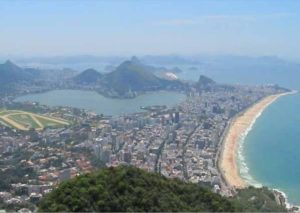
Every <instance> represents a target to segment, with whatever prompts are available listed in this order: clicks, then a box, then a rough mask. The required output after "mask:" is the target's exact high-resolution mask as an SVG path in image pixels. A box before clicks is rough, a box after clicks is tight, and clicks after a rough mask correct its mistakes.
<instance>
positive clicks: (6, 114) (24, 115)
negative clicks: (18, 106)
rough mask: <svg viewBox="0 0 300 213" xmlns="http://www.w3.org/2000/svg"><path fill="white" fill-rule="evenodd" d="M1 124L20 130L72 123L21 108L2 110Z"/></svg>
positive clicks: (0, 112) (0, 111) (0, 115)
mask: <svg viewBox="0 0 300 213" xmlns="http://www.w3.org/2000/svg"><path fill="white" fill-rule="evenodd" d="M0 124H1V125H5V126H7V127H12V128H16V129H19V130H25V131H27V130H30V129H35V130H42V129H44V128H45V127H62V126H65V125H69V124H70V123H69V122H67V121H65V120H63V119H59V118H52V117H48V116H43V115H38V114H35V113H31V112H25V111H20V110H0Z"/></svg>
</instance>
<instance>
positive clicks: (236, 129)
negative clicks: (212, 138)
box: [219, 92, 290, 188]
mask: <svg viewBox="0 0 300 213" xmlns="http://www.w3.org/2000/svg"><path fill="white" fill-rule="evenodd" d="M287 94H290V92H288V93H281V94H276V95H270V96H267V97H265V98H263V99H262V100H261V101H259V102H258V103H256V104H254V105H253V106H251V107H250V108H248V109H247V110H246V111H244V112H243V113H241V114H240V115H238V116H236V117H235V118H233V120H232V122H231V124H230V127H229V129H228V132H227V134H226V136H225V138H224V141H223V147H222V148H223V150H222V153H221V156H220V157H221V158H220V162H219V167H220V170H221V172H222V174H223V177H224V179H225V181H226V182H227V184H228V185H229V186H231V187H234V188H244V187H247V183H246V182H245V181H244V180H243V179H242V178H241V176H240V173H239V168H238V165H237V152H238V147H239V144H238V143H239V141H240V139H241V137H242V136H243V134H245V132H246V131H247V129H248V128H249V127H250V126H251V125H252V124H253V122H255V120H256V119H257V118H258V117H259V116H260V114H261V113H262V112H263V111H264V109H266V108H267V107H268V106H269V105H270V104H271V103H273V102H274V101H275V100H276V99H277V98H279V97H281V96H283V95H287Z"/></svg>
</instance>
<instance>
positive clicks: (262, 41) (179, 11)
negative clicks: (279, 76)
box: [0, 0, 300, 59]
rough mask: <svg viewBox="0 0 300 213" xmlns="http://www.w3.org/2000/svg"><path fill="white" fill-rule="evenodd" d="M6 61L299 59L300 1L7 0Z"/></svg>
mask: <svg viewBox="0 0 300 213" xmlns="http://www.w3.org/2000/svg"><path fill="white" fill-rule="evenodd" d="M0 47H1V48H0V55H20V56H32V55H33V56H38V55H42V56H47V55H78V54H94V55H133V54H136V55H140V54H188V55H192V54H198V53H200V54H203V53H211V54H227V53H229V54H243V55H277V56H280V57H285V58H296V59H300V1H298V0H294V1H292V0H291V1H289V0H278V1H275V0H265V1H263V0H244V1H239V0H232V1H226V0H216V1H213V0H208V1H201V0H195V1H192V0H182V1H175V0H172V1H168V0H159V1H155V0H147V1H146V0H145V1H142V0H139V1H138V0H136V1H133V0H132V1H127V0H122V1H121V0H119V1H116V0H115V1H114V0H107V1H105V0H102V1H101V0H98V1H96V0H94V1H92V0H81V1H79V0H78V1H71V0H70V1H64V0H51V1H50V0H49V1H45V0H42V1H38V0H36V1H25V0H23V1H13V0H7V1H5V0H1V1H0Z"/></svg>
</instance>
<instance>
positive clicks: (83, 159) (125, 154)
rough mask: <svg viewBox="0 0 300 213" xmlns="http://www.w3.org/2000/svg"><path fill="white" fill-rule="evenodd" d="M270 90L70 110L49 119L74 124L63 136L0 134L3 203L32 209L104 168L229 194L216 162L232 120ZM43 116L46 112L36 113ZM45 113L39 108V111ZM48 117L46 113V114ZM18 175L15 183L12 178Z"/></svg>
mask: <svg viewBox="0 0 300 213" xmlns="http://www.w3.org/2000/svg"><path fill="white" fill-rule="evenodd" d="M276 92H278V89H276V88H274V87H249V88H248V87H238V86H236V87H233V88H230V89H228V88H219V89H217V90H215V91H207V92H197V91H193V92H192V93H191V95H190V96H189V97H187V99H186V100H185V101H183V102H182V103H180V104H179V105H178V106H175V107H174V108H166V107H156V108H153V109H152V108H151V110H148V111H145V112H143V113H136V114H132V115H126V116H119V117H103V116H99V115H96V114H94V113H89V112H84V111H81V110H73V109H69V108H56V109H55V110H53V109H52V111H51V113H52V114H51V115H53V113H54V114H55V115H56V116H57V115H61V116H64V118H67V119H69V120H72V122H73V125H71V126H68V127H64V128H60V129H51V128H50V129H45V130H43V131H39V132H37V131H28V132H21V131H17V130H12V129H9V128H6V127H1V128H0V141H1V143H0V159H1V160H0V174H1V177H4V178H7V181H6V182H5V184H4V186H3V187H2V188H1V192H0V200H1V202H4V203H5V204H12V203H13V204H20V203H22V202H23V203H24V202H25V203H26V202H31V203H35V202H37V201H38V200H39V199H40V198H41V197H42V196H43V195H44V194H47V193H48V192H49V191H51V189H53V187H55V186H57V185H58V184H59V183H60V182H62V181H64V180H67V179H70V178H72V177H75V176H77V175H79V174H83V173H87V172H90V171H92V170H93V169H95V168H99V167H101V166H118V165H132V166H136V167H139V168H142V169H144V170H146V171H150V172H157V173H160V174H162V175H164V176H166V177H169V178H179V179H182V180H185V181H191V182H193V183H201V184H207V185H211V186H213V187H214V190H215V191H216V192H220V193H223V194H230V191H229V190H230V189H228V188H227V187H226V184H225V183H224V181H223V180H222V177H221V174H220V173H219V170H218V165H217V159H218V155H219V151H220V148H221V139H222V136H223V134H224V131H225V129H226V126H227V125H228V123H229V121H230V119H231V118H232V117H233V116H234V115H236V113H238V112H241V111H242V110H244V109H245V108H247V107H249V106H250V105H251V104H253V103H255V102H256V101H258V100H259V99H261V98H263V97H264V96H266V95H270V94H273V93H276ZM36 108H38V109H39V110H42V111H43V112H45V113H49V111H48V112H47V109H45V107H44V106H36ZM40 108H42V109H40ZM49 110H50V108H49ZM12 173H16V174H17V175H15V177H14V178H11V176H10V174H12Z"/></svg>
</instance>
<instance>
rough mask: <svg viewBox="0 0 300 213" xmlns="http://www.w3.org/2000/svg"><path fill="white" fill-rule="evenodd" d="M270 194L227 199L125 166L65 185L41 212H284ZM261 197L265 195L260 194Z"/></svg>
mask: <svg viewBox="0 0 300 213" xmlns="http://www.w3.org/2000/svg"><path fill="white" fill-rule="evenodd" d="M266 191H267V193H265V192H264V191H263V190H261V191H258V190H256V189H254V188H250V189H246V191H245V190H244V191H243V192H242V193H241V192H240V193H239V195H238V197H237V199H228V198H224V197H222V196H220V195H218V194H215V193H213V192H211V190H210V189H209V188H205V187H203V186H200V185H198V184H193V183H187V182H183V181H180V180H178V179H167V178H165V177H163V176H161V175H159V174H156V173H147V172H145V171H143V170H141V169H138V168H134V167H126V166H121V167H115V168H106V169H102V170H100V171H97V172H93V173H90V174H85V175H81V176H79V177H77V178H74V179H71V180H69V181H66V182H63V183H62V184H60V186H59V187H58V188H56V189H54V190H53V191H52V192H51V193H50V194H48V195H46V196H45V197H44V198H43V199H42V201H41V202H40V203H39V211H42V212H43V211H45V212H57V211H67V212H78V211H81V212H91V211H96V212H128V211H131V212H132V211H134V212H183V211H184V212H204V211H206V212H233V211H285V209H284V208H282V207H279V206H278V205H277V204H276V202H275V201H274V199H273V194H272V193H270V191H269V190H266ZM257 194H259V195H263V196H262V197H260V196H256V195H257ZM252 195H255V196H252ZM249 196H250V197H249ZM250 198H252V200H253V202H252V201H251V200H250ZM256 199H263V200H256ZM269 202H271V203H272V205H269ZM265 207H267V208H265ZM271 207H272V208H271Z"/></svg>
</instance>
